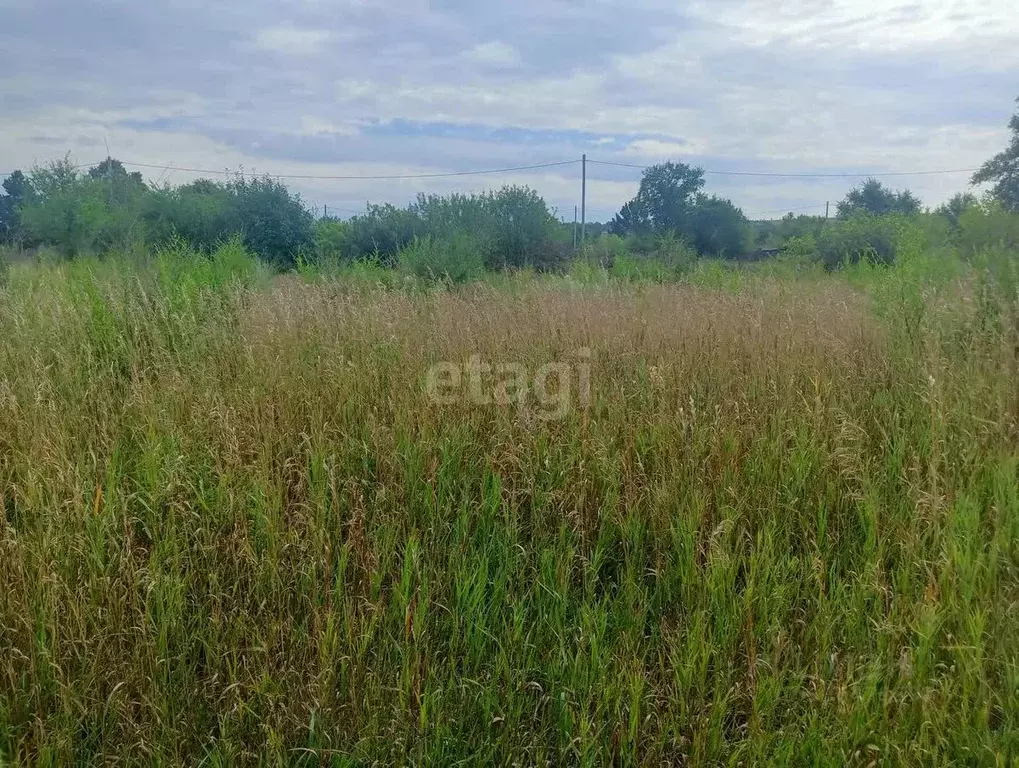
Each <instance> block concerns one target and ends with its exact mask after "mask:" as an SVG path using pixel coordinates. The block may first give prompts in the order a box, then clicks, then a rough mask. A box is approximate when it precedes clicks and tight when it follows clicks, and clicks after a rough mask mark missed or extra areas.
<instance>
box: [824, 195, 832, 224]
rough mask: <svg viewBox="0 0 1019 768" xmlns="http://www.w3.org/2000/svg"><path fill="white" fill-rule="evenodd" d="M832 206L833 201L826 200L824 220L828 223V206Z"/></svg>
mask: <svg viewBox="0 0 1019 768" xmlns="http://www.w3.org/2000/svg"><path fill="white" fill-rule="evenodd" d="M829 205H831V200H826V201H825V203H824V220H825V221H828V206H829Z"/></svg>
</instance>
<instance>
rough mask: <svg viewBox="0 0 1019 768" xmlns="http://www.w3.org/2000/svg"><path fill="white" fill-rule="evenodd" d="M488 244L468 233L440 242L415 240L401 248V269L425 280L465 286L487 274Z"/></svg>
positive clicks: (422, 238)
mask: <svg viewBox="0 0 1019 768" xmlns="http://www.w3.org/2000/svg"><path fill="white" fill-rule="evenodd" d="M485 261H486V258H485V245H484V244H483V243H481V242H479V241H478V240H476V239H474V238H472V237H470V236H469V235H467V234H466V233H463V232H461V233H457V234H455V235H453V236H451V237H449V238H444V239H439V238H436V237H433V236H431V235H426V236H424V237H416V238H414V240H413V242H411V243H410V244H409V245H406V246H404V247H403V248H402V249H400V253H399V266H400V268H401V269H402V270H404V271H405V272H407V273H409V274H412V275H414V276H416V277H420V278H424V279H426V280H448V281H450V282H454V283H463V282H467V281H469V280H476V279H477V278H479V277H481V275H482V274H483V273H484V271H485Z"/></svg>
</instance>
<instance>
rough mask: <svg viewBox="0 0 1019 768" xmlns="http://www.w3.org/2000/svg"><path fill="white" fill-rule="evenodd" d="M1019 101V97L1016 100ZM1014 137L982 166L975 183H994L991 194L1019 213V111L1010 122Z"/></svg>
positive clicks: (975, 175)
mask: <svg viewBox="0 0 1019 768" xmlns="http://www.w3.org/2000/svg"><path fill="white" fill-rule="evenodd" d="M1016 101H1017V103H1019V99H1017V100H1016ZM1008 127H1009V128H1010V129H1011V130H1012V138H1011V140H1010V141H1009V144H1008V146H1007V147H1006V148H1005V149H1004V150H1003V151H1001V152H999V153H998V154H997V155H995V156H994V157H992V158H991V159H990V160H988V161H987V162H986V163H984V164H983V166H981V168H980V170H979V171H977V172H976V174H974V176H973V180H972V183H973V184H987V183H992V184H993V186H992V187H991V196H992V197H993V198H994V199H995V200H997V201H998V203H1000V204H1001V206H1002V207H1003V208H1004V209H1005V210H1007V211H1011V212H1012V213H1019V112H1017V113H1016V114H1014V115H1013V116H1012V119H1011V120H1010V121H1009V123H1008Z"/></svg>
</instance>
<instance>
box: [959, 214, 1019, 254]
mask: <svg viewBox="0 0 1019 768" xmlns="http://www.w3.org/2000/svg"><path fill="white" fill-rule="evenodd" d="M956 240H957V243H958V247H959V250H960V251H961V252H962V253H963V255H965V256H972V255H973V254H975V253H978V252H980V251H982V250H986V249H995V250H1012V251H1014V250H1017V249H1019V215H1016V214H1015V213H1012V212H1010V211H1009V210H1007V209H1006V208H1005V207H1004V206H1003V205H1001V204H1000V203H998V202H990V203H988V204H986V205H971V206H969V207H968V208H966V210H964V211H963V212H962V213H961V214H960V216H959V226H958V233H957V236H956Z"/></svg>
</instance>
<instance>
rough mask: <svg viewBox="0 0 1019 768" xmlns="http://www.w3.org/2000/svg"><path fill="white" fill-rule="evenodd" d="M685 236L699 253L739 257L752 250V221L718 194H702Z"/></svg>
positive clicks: (685, 226) (691, 214) (684, 232)
mask: <svg viewBox="0 0 1019 768" xmlns="http://www.w3.org/2000/svg"><path fill="white" fill-rule="evenodd" d="M682 233H683V234H684V235H685V236H686V237H687V239H688V240H689V241H690V243H691V244H692V245H693V247H694V248H695V249H696V250H697V252H698V253H707V254H711V255H717V256H731V257H735V256H739V255H741V254H743V253H745V252H746V251H747V250H748V249H749V245H750V239H751V232H750V222H749V221H747V217H746V216H744V215H743V211H741V210H740V209H739V208H737V207H736V206H735V205H733V203H732V201H731V200H726V199H725V198H722V197H716V196H715V195H711V196H710V197H709V196H708V195H704V194H699V195H697V198H696V200H695V202H694V205H693V206H692V208H691V209H690V211H689V212H688V213H687V216H686V223H685V225H684V228H683V231H682Z"/></svg>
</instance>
